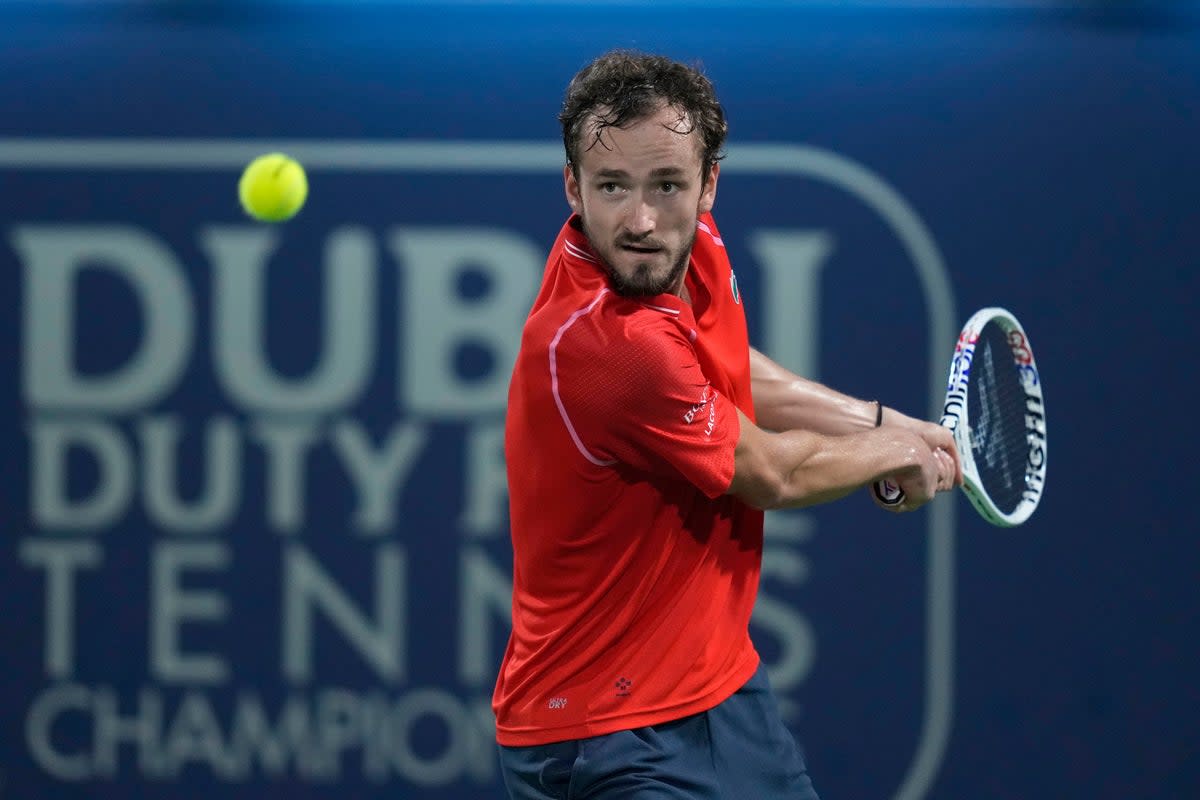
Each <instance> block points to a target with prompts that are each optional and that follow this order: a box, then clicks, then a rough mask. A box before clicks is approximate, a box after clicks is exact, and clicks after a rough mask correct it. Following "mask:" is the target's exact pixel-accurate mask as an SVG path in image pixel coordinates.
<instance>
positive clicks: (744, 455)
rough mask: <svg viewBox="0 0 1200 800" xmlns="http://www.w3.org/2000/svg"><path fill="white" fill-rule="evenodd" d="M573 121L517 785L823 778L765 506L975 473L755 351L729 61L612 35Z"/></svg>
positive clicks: (538, 377)
mask: <svg viewBox="0 0 1200 800" xmlns="http://www.w3.org/2000/svg"><path fill="white" fill-rule="evenodd" d="M560 121H561V122H562V128H563V139H564V143H565V146H566V157H567V164H566V167H565V168H564V170H563V178H564V182H565V188H566V196H567V202H568V203H569V205H570V207H571V210H572V212H573V213H572V214H571V215H570V218H569V219H568V220H567V222H566V224H565V225H564V226H563V228H562V231H561V232H560V233H559V235H558V239H557V241H555V243H554V247H553V249H552V250H551V253H550V256H549V260H548V261H547V264H546V271H545V274H544V278H543V282H542V286H541V290H540V292H539V294H538V297H537V299H536V301H535V303H534V306H533V309H532V310H531V312H530V314H529V318H528V320H527V322H526V325H525V329H524V332H523V335H522V340H521V350H520V353H519V355H518V357H517V362H516V366H515V368H514V371H513V376H512V384H511V387H510V391H509V405H508V412H507V423H506V436H505V448H506V458H507V463H508V481H509V492H510V498H511V526H512V543H513V554H514V564H513V605H512V621H513V631H512V637H511V639H510V640H509V643H508V648H507V651H506V653H505V655H504V661H503V663H502V665H501V667H500V673H499V677H498V680H497V683H496V689H495V694H494V697H493V707H494V711H495V714H496V736H497V740H498V742H499V745H500V760H501V764H502V771H503V775H504V780H505V784H506V786H507V789H508V792H509V794H510V796H511V797H512V798H518V799H520V800H527V799H528V800H532V799H533V798H568V797H570V798H606V799H607V798H614V799H615V798H621V799H622V800H631V799H633V800H643V799H645V800H650V799H651V798H705V799H706V800H710V799H711V800H716V798H732V799H735V800H767V799H769V798H804V799H806V800H807V799H808V798H815V797H816V796H817V795H816V793H815V792H814V790H813V787H812V783H811V781H810V780H809V776H808V772H807V768H806V766H805V762H804V759H803V757H802V755H801V752H800V749H799V747H798V746H797V744H796V742H795V741H794V739H793V737H792V735H791V733H790V732H789V731H788V730H787V728H786V727H785V726H784V724H783V722H782V720H781V718H780V715H779V712H778V710H777V707H776V701H775V699H774V697H773V695H772V692H771V689H770V687H769V685H768V682H767V677H766V674H765V670H764V669H763V667H762V665H761V664H760V661H759V656H758V653H757V652H756V651H755V649H754V645H753V644H752V643H751V641H750V636H749V632H748V626H749V621H750V612H751V610H752V608H753V606H754V600H755V596H756V594H757V591H758V581H759V569H760V565H761V561H762V548H763V517H762V509H769V508H781V507H795V506H807V505H812V504H815V503H823V502H828V501H831V500H834V499H836V498H839V497H842V496H844V495H846V494H848V493H849V492H852V491H854V490H856V489H858V488H860V487H863V486H867V485H869V484H871V483H872V482H873V481H875V480H877V479H882V478H887V479H888V480H890V481H892V482H893V483H895V484H897V485H898V486H900V487H901V488H902V489H903V491H904V492H905V495H906V497H907V500H906V501H905V503H904V504H903V505H902V506H901V507H900V509H899V510H910V509H913V508H917V507H919V506H920V505H921V504H923V503H925V502H927V501H928V500H929V499H930V498H931V497H932V496H933V495H934V493H935V492H937V491H939V490H946V489H950V488H952V487H953V486H955V485H956V484H957V483H958V482H959V481H960V480H961V472H960V468H959V465H958V461H957V456H956V455H954V453H955V449H954V443H953V441H952V440H951V437H950V435H949V433H948V432H947V431H946V430H944V429H943V428H941V427H940V426H937V425H933V424H930V423H925V422H921V421H918V420H915V419H912V418H909V417H907V416H905V415H903V414H900V413H898V412H896V411H894V410H892V409H885V408H884V407H883V406H881V405H880V404H878V403H876V402H872V401H862V400H857V399H855V398H852V397H849V396H846V395H843V394H840V393H838V392H835V391H833V390H831V389H829V388H826V387H824V386H821V385H819V384H817V383H814V382H810V381H806V380H803V379H801V378H800V377H798V376H796V375H793V374H791V373H790V372H788V371H787V370H785V369H783V368H782V367H780V366H779V365H777V364H775V363H773V362H772V361H770V360H769V359H768V358H767V357H766V356H764V355H762V354H761V353H758V352H757V351H755V350H752V349H751V348H750V344H749V341H748V338H747V329H746V319H745V314H744V312H743V309H742V305H741V298H740V295H739V293H738V287H737V282H736V280H735V279H734V275H733V272H732V270H731V268H730V263H729V258H728V256H727V255H726V252H725V247H724V245H723V244H722V241H721V234H720V232H719V230H718V229H717V225H716V223H715V221H714V219H713V216H712V214H711V211H712V208H713V203H714V200H715V198H716V192H717V182H718V177H719V173H720V167H719V159H720V158H721V155H722V153H721V149H722V146H723V144H724V140H725V134H726V122H725V115H724V112H723V110H722V108H721V106H720V104H719V103H718V101H717V99H716V96H715V94H714V90H713V87H712V85H711V83H710V82H709V80H708V79H707V78H706V77H704V76H703V75H702V74H701V73H700V72H699V71H698V70H696V69H693V68H691V67H688V66H685V65H683V64H679V63H676V62H673V61H670V60H668V59H665V58H662V57H658V56H650V55H644V54H639V53H630V52H620V51H618V52H612V53H608V54H605V55H603V56H601V57H600V58H598V59H597V60H595V61H594V62H592V63H591V64H590V65H588V66H587V67H585V68H584V69H583V70H582V71H581V72H579V74H577V75H576V76H575V77H574V79H573V80H572V81H571V83H570V85H569V87H568V89H567V94H566V98H565V102H564V104H563V108H562V112H561V115H560Z"/></svg>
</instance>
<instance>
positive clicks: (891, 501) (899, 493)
mask: <svg viewBox="0 0 1200 800" xmlns="http://www.w3.org/2000/svg"><path fill="white" fill-rule="evenodd" d="M871 489H872V490H873V491H874V492H875V498H876V499H877V500H879V502H881V503H883V504H884V505H885V506H898V505H900V504H901V503H903V502H904V490H903V489H901V488H900V487H899V486H897V485H896V484H894V483H892V482H891V481H889V480H886V479H885V480H882V481H875V483H873V484H872V485H871Z"/></svg>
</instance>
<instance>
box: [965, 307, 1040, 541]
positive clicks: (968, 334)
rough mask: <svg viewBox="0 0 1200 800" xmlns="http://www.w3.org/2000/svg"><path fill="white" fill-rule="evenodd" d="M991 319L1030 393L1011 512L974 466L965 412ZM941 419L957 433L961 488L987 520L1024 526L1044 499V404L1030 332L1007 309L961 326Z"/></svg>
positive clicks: (980, 314) (981, 315)
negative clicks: (1019, 484)
mask: <svg viewBox="0 0 1200 800" xmlns="http://www.w3.org/2000/svg"><path fill="white" fill-rule="evenodd" d="M989 322H995V323H996V324H997V325H999V326H1000V328H1001V329H1002V330H1003V331H1004V332H1005V335H1006V337H1007V339H1008V343H1009V348H1010V351H1011V352H1012V354H1013V360H1014V363H1016V364H1017V366H1018V367H1019V369H1020V372H1021V386H1022V388H1023V389H1024V391H1025V398H1026V400H1025V402H1026V411H1027V413H1026V415H1025V423H1026V424H1025V434H1026V441H1027V442H1028V448H1027V449H1026V461H1025V474H1024V480H1025V488H1024V490H1022V493H1021V500H1020V502H1019V503H1018V504H1017V506H1016V507H1015V508H1014V509H1012V510H1011V511H1008V512H1006V511H1003V510H1002V509H1000V508H999V507H997V506H996V503H995V502H994V501H993V500H992V498H991V497H989V496H988V494H987V492H986V491H984V489H983V480H982V479H981V478H980V476H979V469H978V467H977V466H976V465H975V456H974V453H973V451H972V450H971V428H970V419H969V418H968V416H967V395H968V393H969V392H970V380H969V378H970V372H971V361H972V359H973V358H974V356H975V344H976V342H977V341H978V340H979V334H980V332H981V331H982V330H983V328H984V326H985V325H987V324H988V323H989ZM964 420H966V422H965V424H964ZM941 422H942V425H943V426H945V427H947V428H950V429H951V430H952V431H953V432H954V441H955V444H956V445H957V447H958V453H959V457H960V460H961V461H962V468H963V490H964V492H965V493H966V495H967V499H969V500H970V501H971V505H973V506H974V507H975V510H976V511H978V512H979V514H980V515H981V516H982V517H983V518H984V519H986V520H987V521H988V522H990V523H992V524H993V525H998V526H1000V527H1012V526H1014V525H1020V524H1021V523H1023V522H1025V521H1026V520H1027V519H1029V516H1030V515H1031V514H1032V513H1033V512H1034V510H1035V509H1036V508H1037V506H1038V503H1039V502H1041V499H1042V493H1043V491H1044V489H1045V485H1046V404H1045V400H1044V398H1043V395H1042V381H1041V376H1040V374H1039V373H1038V369H1037V362H1036V361H1035V359H1034V357H1033V348H1032V347H1030V345H1029V337H1028V336H1027V335H1026V333H1025V329H1024V328H1022V327H1021V323H1020V322H1018V321H1017V318H1016V317H1015V316H1014V315H1013V314H1012V313H1011V312H1009V311H1008V310H1007V309H1004V308H999V307H992V308H983V309H980V310H979V311H976V312H975V313H974V314H972V315H971V318H970V319H969V320H967V322H966V324H965V325H963V328H962V331H961V333H959V336H958V342H957V344H955V347H954V357H953V358H952V359H951V362H950V376H949V378H948V379H947V381H946V403H945V405H944V406H943V408H942V420H941Z"/></svg>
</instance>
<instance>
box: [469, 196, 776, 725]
mask: <svg viewBox="0 0 1200 800" xmlns="http://www.w3.org/2000/svg"><path fill="white" fill-rule="evenodd" d="M686 282H687V289H688V293H689V295H690V296H691V299H692V304H691V305H689V304H687V303H685V302H684V301H683V300H681V299H680V298H678V297H676V296H674V295H659V296H657V297H640V298H626V297H621V296H620V295H617V294H616V293H614V292H613V291H612V289H611V288H610V287H609V284H608V279H607V275H606V273H605V271H604V268H603V266H602V265H601V263H600V260H599V257H598V256H597V255H596V254H595V253H594V252H593V251H592V249H591V247H590V246H589V244H588V241H587V237H586V236H585V235H584V234H583V232H582V231H581V230H580V229H579V221H578V218H577V217H572V218H571V219H570V220H568V221H567V223H566V224H565V225H564V226H563V229H562V232H561V233H560V234H559V236H558V239H557V241H556V242H555V243H554V248H553V250H552V251H551V252H550V257H549V259H548V261H547V264H546V272H545V275H544V277H543V282H542V287H541V290H540V292H539V294H538V297H537V300H536V301H535V303H534V306H533V309H532V311H531V312H530V314H529V318H528V320H527V321H526V324H525V329H524V332H523V334H522V339H521V350H520V354H519V355H518V357H517V361H516V365H515V367H514V370H513V376H512V383H511V386H510V388H509V397H508V411H507V419H506V429H505V455H506V460H507V465H508V483H509V496H510V514H511V527H512V544H513V601H512V622H513V630H512V636H511V638H510V639H509V643H508V648H507V651H506V652H505V654H504V661H503V663H502V664H501V667H500V674H499V678H498V680H497V683H496V689H495V693H494V695H493V699H492V705H493V709H494V711H495V713H496V738H497V740H498V741H499V742H500V744H503V745H510V746H522V745H533V744H545V743H549V742H556V741H563V740H567V739H580V738H586V737H590V736H598V735H601V734H605V733H611V732H613V731H618V730H625V729H629V728H636V727H641V726H645V725H655V724H658V723H661V722H667V721H670V720H674V719H679V718H681V717H684V716H687V715H689V714H695V713H698V712H701V711H705V710H707V709H709V708H712V707H713V706H715V705H717V704H718V703H720V702H721V701H723V700H725V699H726V698H727V697H729V696H730V695H731V694H733V692H735V691H736V690H737V689H738V688H739V687H741V686H742V684H744V683H745V682H746V681H747V680H749V679H750V677H751V676H752V675H753V673H754V670H755V669H756V668H757V666H758V661H759V659H758V654H757V652H756V651H755V650H754V646H753V645H752V644H751V642H750V637H749V631H748V626H749V621H750V612H751V610H752V609H753V606H754V599H755V595H756V594H757V591H758V579H759V569H760V566H761V563H762V530H763V528H762V513H761V512H759V511H757V510H755V509H753V508H750V507H749V506H747V505H745V504H743V503H742V502H741V501H739V500H738V499H736V498H735V497H733V496H732V495H727V494H725V492H726V490H727V489H728V488H729V484H730V482H731V481H732V479H733V461H734V447H735V445H736V444H737V439H738V431H739V424H738V419H737V414H736V412H735V410H734V406H736V407H737V408H740V409H741V410H742V411H743V412H744V413H745V414H746V415H747V416H748V417H750V418H751V419H753V418H754V409H753V404H752V401H751V397H750V361H749V341H748V338H747V332H746V317H745V313H744V311H743V309H742V306H741V298H740V296H739V294H738V288H737V282H736V280H735V278H734V275H733V271H732V269H731V268H730V265H729V257H728V256H727V255H726V253H725V247H724V245H723V244H722V242H721V238H720V235H719V234H718V232H717V228H716V225H715V223H714V222H713V220H712V217H711V215H708V214H706V215H704V216H702V217H701V218H700V219H699V221H698V223H697V231H696V240H695V246H694V248H693V250H692V256H691V263H690V265H689V268H688V272H687V278H686Z"/></svg>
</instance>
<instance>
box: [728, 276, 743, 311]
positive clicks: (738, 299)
mask: <svg viewBox="0 0 1200 800" xmlns="http://www.w3.org/2000/svg"><path fill="white" fill-rule="evenodd" d="M729 291H731V292H733V302H735V303H737V304H738V305H739V306H740V305H741V304H742V293H741V292H739V291H738V285H737V273H736V272H734V271H733V270H730V271H729Z"/></svg>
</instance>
